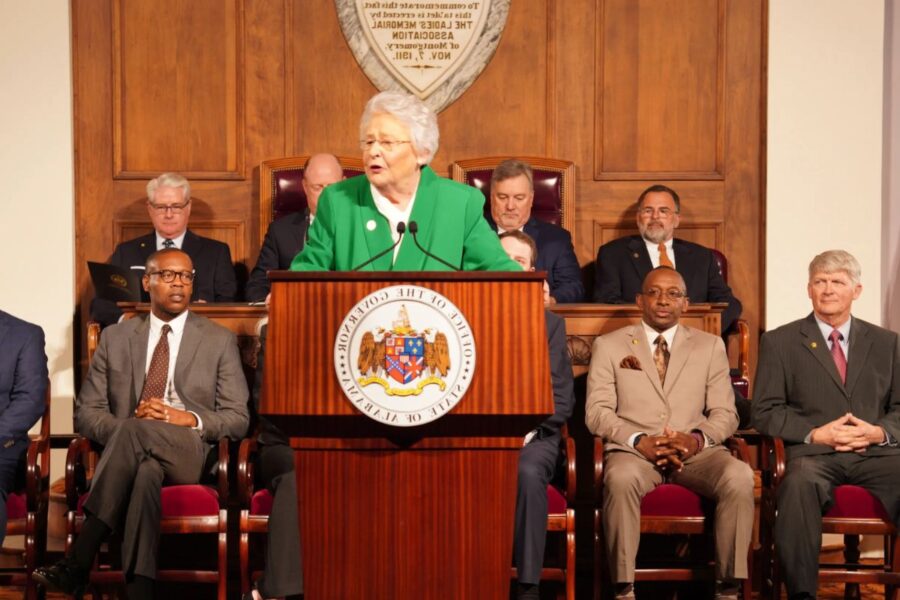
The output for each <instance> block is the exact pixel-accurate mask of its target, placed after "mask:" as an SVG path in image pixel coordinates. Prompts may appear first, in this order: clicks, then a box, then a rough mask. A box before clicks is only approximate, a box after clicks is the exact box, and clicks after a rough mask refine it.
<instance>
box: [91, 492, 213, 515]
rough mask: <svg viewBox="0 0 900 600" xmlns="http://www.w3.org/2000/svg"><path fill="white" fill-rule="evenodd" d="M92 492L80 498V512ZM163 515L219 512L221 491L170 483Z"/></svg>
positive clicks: (164, 495) (163, 498)
mask: <svg viewBox="0 0 900 600" xmlns="http://www.w3.org/2000/svg"><path fill="white" fill-rule="evenodd" d="M90 495H91V494H90V493H87V494H83V495H82V496H81V497H80V498H79V499H78V514H79V515H80V514H84V503H85V502H87V499H88V498H89V497H90ZM160 496H161V501H162V516H163V517H209V516H216V515H218V514H219V492H218V491H217V490H216V489H215V488H212V487H210V486H208V485H170V486H166V487H164V488H163V489H162V494H161V495H160Z"/></svg>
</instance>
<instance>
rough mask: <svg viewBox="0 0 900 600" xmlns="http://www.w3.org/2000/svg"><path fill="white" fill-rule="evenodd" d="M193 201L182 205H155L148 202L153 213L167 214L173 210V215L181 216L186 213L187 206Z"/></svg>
mask: <svg viewBox="0 0 900 600" xmlns="http://www.w3.org/2000/svg"><path fill="white" fill-rule="evenodd" d="M190 203H191V201H190V200H188V201H186V202H182V203H181V204H154V203H153V202H149V201H148V202H147V204H149V205H150V208H152V209H153V212H155V213H158V214H161V215H162V214H165V213H166V211H169V210H171V211H172V214H173V215H180V214H181V213H183V212H184V209H185V208H187V205H188V204H190Z"/></svg>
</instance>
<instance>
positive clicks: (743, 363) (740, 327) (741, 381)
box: [712, 248, 750, 398]
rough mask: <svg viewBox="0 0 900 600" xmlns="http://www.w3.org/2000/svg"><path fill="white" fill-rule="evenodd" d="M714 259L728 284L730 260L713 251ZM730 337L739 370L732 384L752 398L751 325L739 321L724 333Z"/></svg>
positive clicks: (746, 396) (742, 320) (732, 379)
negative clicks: (735, 347) (735, 351)
mask: <svg viewBox="0 0 900 600" xmlns="http://www.w3.org/2000/svg"><path fill="white" fill-rule="evenodd" d="M712 254H713V258H714V259H715V260H716V264H717V265H718V267H719V273H720V274H721V275H722V279H724V280H725V283H728V259H727V258H725V255H724V254H722V253H721V252H719V251H718V250H716V249H715V248H713V249H712ZM724 333H725V334H727V335H728V336H729V337H732V336H734V337H736V338H737V349H738V356H737V368H736V369H732V370H731V383H732V384H734V387H735V388H737V389H738V390H739V391H740V392H741V394H742V395H743V396H744V398H750V325H749V324H748V323H747V321H746V320H744V319H738V320H736V321H735V322H734V324H733V325H732V326H731V329H730V330H729V331H726V332H724Z"/></svg>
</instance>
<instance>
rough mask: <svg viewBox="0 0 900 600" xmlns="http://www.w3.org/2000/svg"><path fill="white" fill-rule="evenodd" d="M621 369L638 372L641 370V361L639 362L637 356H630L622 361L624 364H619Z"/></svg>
mask: <svg viewBox="0 0 900 600" xmlns="http://www.w3.org/2000/svg"><path fill="white" fill-rule="evenodd" d="M619 368H621V369H636V370H638V371H640V370H641V361H639V360H638V357H637V356H634V355H633V354H632V355H628V356H626V357H625V358H623V359H622V362H620V363H619Z"/></svg>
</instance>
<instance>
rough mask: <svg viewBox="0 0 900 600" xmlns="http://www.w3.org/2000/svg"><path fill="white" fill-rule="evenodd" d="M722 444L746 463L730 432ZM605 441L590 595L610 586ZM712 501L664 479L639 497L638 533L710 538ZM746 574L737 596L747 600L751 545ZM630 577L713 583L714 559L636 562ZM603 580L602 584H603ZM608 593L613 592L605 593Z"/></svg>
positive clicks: (745, 452) (597, 474)
mask: <svg viewBox="0 0 900 600" xmlns="http://www.w3.org/2000/svg"><path fill="white" fill-rule="evenodd" d="M725 443H726V445H727V446H728V448H729V449H730V450H731V453H732V455H733V456H735V457H736V458H739V459H740V460H742V461H743V462H745V463H747V464H750V450H749V448H748V446H747V443H746V442H745V441H744V440H742V439H741V438H737V437H732V438H729V439H728V440H726V442H725ZM603 460H604V456H603V441H602V440H600V439H599V438H595V440H594V488H595V496H594V499H595V502H596V503H597V508H596V509H595V510H594V556H595V560H596V565H595V568H594V599H595V600H599V599H600V598H601V597H603V594H604V588H611V585H610V582H609V578H608V576H607V574H608V573H609V569H608V564H609V561H608V558H607V556H606V547H605V545H604V544H603V539H604V533H603V514H602V501H603ZM714 509H715V506H714V504H713V503H712V502H710V501H707V500H705V499H703V498H702V497H701V496H699V495H698V494H695V493H694V492H692V491H690V490H688V489H687V488H685V487H682V486H680V485H677V484H672V483H664V484H662V485H660V486H658V487H657V488H656V489H654V490H653V491H651V492H650V493H649V494H647V495H646V496H644V498H643V500H642V501H641V534H645V533H647V534H658V535H676V534H681V535H704V536H706V537H707V539H708V540H710V541H711V538H712V515H713V511H714ZM747 568H748V570H749V573H748V577H747V579H745V580H744V581H743V583H742V586H741V591H740V597H741V599H742V600H750V598H751V593H752V581H753V545H752V544H751V545H750V548H749V549H748V551H747ZM634 580H635V582H638V581H708V582H709V583H710V584H713V583H714V582H715V565H714V562H713V561H712V560H709V559H705V560H701V561H695V562H691V563H688V562H683V561H676V560H674V559H673V560H672V561H666V563H665V564H658V565H656V564H655V565H642V564H640V563H639V564H638V565H636V568H635V571H634ZM604 584H605V585H604ZM609 597H612V594H611V593H610V594H609Z"/></svg>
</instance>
